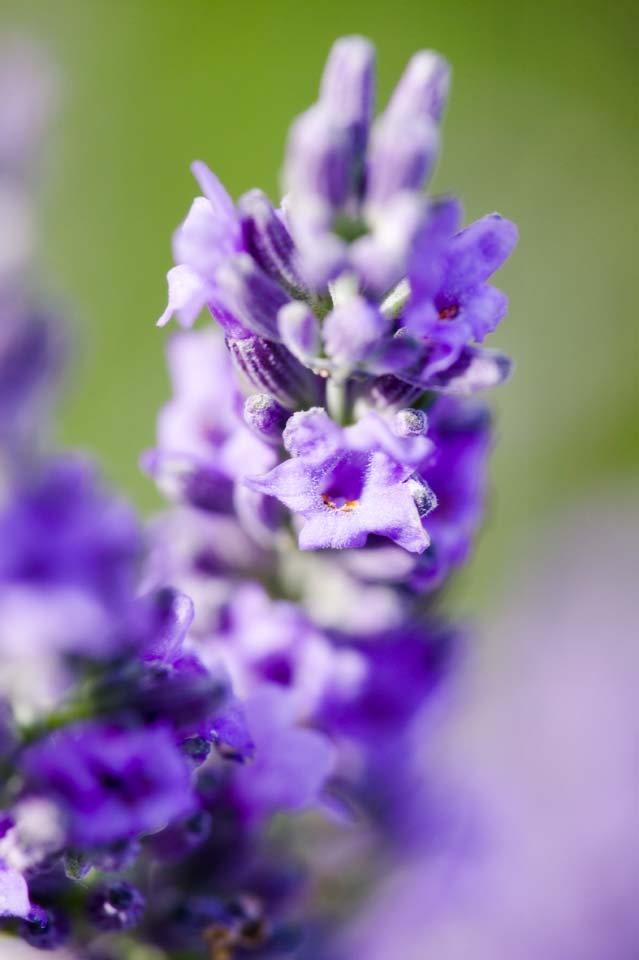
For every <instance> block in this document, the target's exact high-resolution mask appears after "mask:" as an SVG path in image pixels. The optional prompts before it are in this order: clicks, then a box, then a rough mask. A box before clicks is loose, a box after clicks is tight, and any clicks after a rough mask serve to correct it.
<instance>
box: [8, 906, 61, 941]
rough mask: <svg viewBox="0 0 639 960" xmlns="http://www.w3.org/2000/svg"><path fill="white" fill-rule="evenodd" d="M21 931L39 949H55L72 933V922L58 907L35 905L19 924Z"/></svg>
mask: <svg viewBox="0 0 639 960" xmlns="http://www.w3.org/2000/svg"><path fill="white" fill-rule="evenodd" d="M18 929H19V933H20V936H21V937H22V939H23V940H26V942H27V943H28V944H30V945H31V946H32V947H36V948H37V949H38V950H47V951H48V950H55V949H56V947H59V946H61V945H62V944H63V943H65V942H66V941H67V940H68V938H69V934H70V933H71V922H70V920H69V917H68V915H67V914H66V913H65V911H64V910H62V909H60V908H58V907H50V906H49V907H42V906H39V905H37V906H35V907H33V909H32V910H31V913H30V914H29V916H28V917H26V918H25V919H24V920H22V922H21V923H20V926H19V928H18Z"/></svg>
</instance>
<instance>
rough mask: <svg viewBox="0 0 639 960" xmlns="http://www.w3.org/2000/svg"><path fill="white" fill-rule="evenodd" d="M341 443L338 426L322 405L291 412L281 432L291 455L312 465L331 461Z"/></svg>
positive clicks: (315, 465) (320, 464)
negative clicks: (284, 428)
mask: <svg viewBox="0 0 639 960" xmlns="http://www.w3.org/2000/svg"><path fill="white" fill-rule="evenodd" d="M342 443H343V431H342V429H341V428H340V427H339V426H338V425H337V424H336V423H335V421H334V420H331V418H330V417H329V416H328V414H327V413H326V410H324V409H323V408H322V407H313V408H311V409H310V410H302V411H300V412H299V413H294V414H293V416H292V417H291V418H290V420H289V421H288V423H287V425H286V430H285V431H284V446H285V447H286V449H287V450H288V452H289V453H290V454H291V456H294V457H302V458H303V459H304V460H305V461H306V463H308V464H311V465H312V466H314V467H321V466H323V465H324V464H325V463H327V462H328V461H330V460H332V459H333V458H334V457H335V454H336V453H337V452H338V450H339V448H340V446H341V445H342Z"/></svg>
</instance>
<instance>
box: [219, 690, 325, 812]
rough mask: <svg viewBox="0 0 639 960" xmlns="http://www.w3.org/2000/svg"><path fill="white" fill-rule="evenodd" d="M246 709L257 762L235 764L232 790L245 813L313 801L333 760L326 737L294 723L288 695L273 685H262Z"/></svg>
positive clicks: (294, 807)
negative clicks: (236, 765) (238, 765)
mask: <svg viewBox="0 0 639 960" xmlns="http://www.w3.org/2000/svg"><path fill="white" fill-rule="evenodd" d="M245 709H246V717H247V721H248V726H249V730H250V731H251V734H252V736H253V739H254V741H255V748H256V749H255V760H254V762H253V763H250V764H247V765H244V766H241V767H239V768H237V770H236V772H235V776H234V779H233V788H234V790H235V791H236V793H237V795H238V798H239V800H240V802H241V804H242V805H243V807H244V808H245V809H246V811H247V812H249V813H251V814H252V815H254V816H264V815H268V814H272V813H274V812H275V811H277V810H290V811H296V810H301V809H303V808H305V807H308V806H311V805H313V804H315V803H317V801H318V800H319V795H320V791H321V789H322V787H323V786H324V783H325V781H326V779H327V777H329V776H330V774H331V772H332V770H333V766H334V764H335V750H334V747H333V746H332V744H331V742H330V740H328V738H327V737H325V736H324V735H323V734H321V733H318V732H317V731H315V730H309V729H306V728H304V727H300V726H299V725H297V723H296V721H295V711H294V708H293V704H292V702H291V700H290V697H289V696H288V694H287V693H286V692H285V691H283V690H280V689H278V688H277V687H273V686H268V685H267V686H265V687H264V688H263V689H262V690H260V691H259V692H258V693H256V694H255V695H254V696H252V697H250V698H249V699H248V700H247V701H246V704H245Z"/></svg>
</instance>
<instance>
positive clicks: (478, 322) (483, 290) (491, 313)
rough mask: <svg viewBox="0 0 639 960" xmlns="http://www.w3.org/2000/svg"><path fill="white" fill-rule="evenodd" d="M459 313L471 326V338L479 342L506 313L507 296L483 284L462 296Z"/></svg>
mask: <svg viewBox="0 0 639 960" xmlns="http://www.w3.org/2000/svg"><path fill="white" fill-rule="evenodd" d="M460 313H461V315H462V316H463V317H464V320H465V321H466V323H467V324H468V326H469V327H470V328H471V330H472V332H473V338H474V339H475V340H477V341H478V342H479V343H481V342H482V340H483V339H484V337H485V336H486V335H487V334H489V333H492V332H493V330H495V329H496V327H497V326H498V324H499V323H500V322H501V321H502V320H503V319H504V317H505V316H506V314H507V313H508V297H507V296H506V294H505V293H503V292H502V291H501V290H498V289H497V288H496V287H491V286H490V284H484V285H483V286H481V287H479V288H478V289H477V290H474V291H473V292H472V293H471V294H470V296H468V297H465V298H464V300H463V301H462V304H461V311H460Z"/></svg>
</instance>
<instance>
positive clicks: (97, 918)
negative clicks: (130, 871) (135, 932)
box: [87, 880, 144, 930]
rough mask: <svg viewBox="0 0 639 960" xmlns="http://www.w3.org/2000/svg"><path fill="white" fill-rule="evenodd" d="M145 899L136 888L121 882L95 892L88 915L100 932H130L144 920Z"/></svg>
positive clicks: (88, 904)
mask: <svg viewBox="0 0 639 960" xmlns="http://www.w3.org/2000/svg"><path fill="white" fill-rule="evenodd" d="M143 912H144V897H143V896H142V894H141V893H140V891H139V890H138V889H137V888H136V887H132V886H131V884H130V883H124V882H123V881H121V880H119V881H116V883H112V884H110V885H109V886H105V887H98V889H97V890H93V891H92V893H91V895H90V897H89V899H88V902H87V913H88V915H89V918H90V920H91V922H92V923H93V924H94V925H95V926H96V927H98V928H99V929H100V930H128V929H129V928H130V927H134V926H135V925H136V924H137V923H139V922H140V920H141V919H142V914H143Z"/></svg>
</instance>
